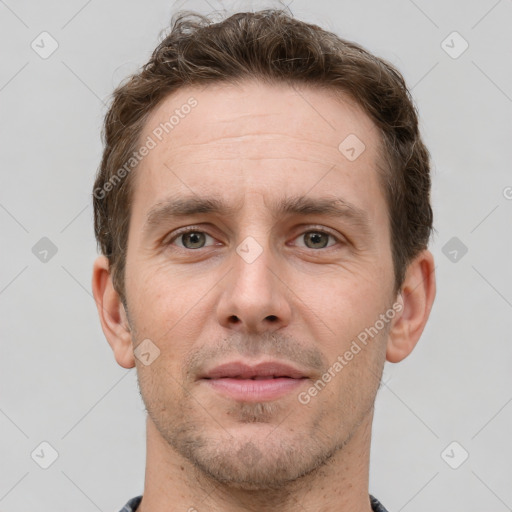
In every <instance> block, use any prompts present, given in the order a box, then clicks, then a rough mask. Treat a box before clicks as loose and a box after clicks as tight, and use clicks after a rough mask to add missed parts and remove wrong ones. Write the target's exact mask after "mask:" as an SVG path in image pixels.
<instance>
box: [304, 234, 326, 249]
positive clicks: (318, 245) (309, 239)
mask: <svg viewBox="0 0 512 512" xmlns="http://www.w3.org/2000/svg"><path fill="white" fill-rule="evenodd" d="M303 236H304V244H305V246H306V247H308V248H309V249H323V248H324V247H327V245H328V244H329V237H331V236H332V235H330V234H329V233H322V232H321V231H309V232H307V233H304V235H303Z"/></svg>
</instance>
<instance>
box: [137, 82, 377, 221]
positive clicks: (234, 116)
mask: <svg viewBox="0 0 512 512" xmlns="http://www.w3.org/2000/svg"><path fill="white" fill-rule="evenodd" d="M149 140H151V141H152V143H151V146H152V149H151V150H150V151H149V152H148V154H147V155H146V156H145V157H144V158H143V159H142V161H141V163H140V164H139V167H138V169H137V171H136V173H135V183H134V186H135V194H134V203H135V204H136V205H138V206H140V207H141V208H142V210H143V211H145V212H147V211H148V209H149V208H150V207H151V206H152V205H153V204H156V203H158V202H161V201H163V200H165V197H166V196H167V195H169V192H172V193H176V192H177V193H183V194H185V193H186V194H187V195H190V193H194V194H201V193H203V194H205V193H206V192H208V193H209V194H211V193H214V194H215V193H217V194H219V195H226V194H228V195H229V194H230V193H231V194H233V193H234V191H236V190H238V193H244V194H245V193H247V192H248V191H259V192H261V193H262V194H265V193H269V192H270V191H271V190H272V191H275V192H276V194H278V193H283V192H285V191H289V192H290V193H291V194H293V195H300V194H304V193H305V192H308V191H311V193H313V192H314V190H313V189H315V191H317V192H318V193H322V192H323V193H325V192H330V193H333V192H334V193H335V194H338V192H339V194H340V195H341V196H343V195H344V194H348V195H349V196H350V195H352V196H354V195H355V196H357V195H360V196H361V197H360V198H359V201H360V204H359V206H360V207H362V208H364V209H370V210H376V208H377V206H379V204H378V201H377V203H376V202H375V199H376V198H375V197H372V195H373V196H375V195H377V196H380V197H379V198H378V199H379V200H380V201H381V203H382V195H383V194H382V192H381V190H380V185H379V183H380V181H379V179H378V170H377V163H378V159H379V149H380V136H379V133H378V130H377V128H376V126H375V125H374V123H373V122H372V121H371V119H370V118H369V117H368V116H367V115H366V114H365V113H364V112H363V111H362V109H361V108H360V107H358V106H357V105H356V103H355V102H354V101H353V100H351V99H350V98H349V97H347V96H344V95H335V94H334V93H333V92H332V91H328V90H325V89H320V88H315V87H306V88H305V87H298V86H291V85H288V84H272V85H269V84H264V83H262V82H259V81H245V82H241V83H239V84H228V83H218V84H212V85H209V86H208V87H197V86H195V87H184V88H182V89H179V90H178V91H176V92H175V93H172V94H171V95H169V96H168V97H166V98H165V99H164V100H163V101H162V102H161V103H160V104H159V105H158V106H157V108H155V109H154V111H153V112H152V113H151V114H150V115H149V117H148V119H147V121H146V123H145V126H144V129H143V132H142V134H141V137H140V142H141V144H144V143H147V142H148V141H149ZM242 189H243V190H242ZM306 189H308V190H306ZM267 195H268V194H267ZM365 197H366V199H365ZM276 199H277V198H276ZM344 199H347V198H346V197H345V198H344ZM348 200H349V201H350V202H356V203H357V198H356V197H352V198H348ZM133 213H135V212H133ZM374 213H375V214H377V213H378V212H377V211H374ZM381 213H382V212H381Z"/></svg>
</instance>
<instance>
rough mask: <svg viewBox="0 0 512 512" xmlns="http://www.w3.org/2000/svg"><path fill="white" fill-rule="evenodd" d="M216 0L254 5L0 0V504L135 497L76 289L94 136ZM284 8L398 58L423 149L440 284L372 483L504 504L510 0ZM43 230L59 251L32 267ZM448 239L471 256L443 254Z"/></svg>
mask: <svg viewBox="0 0 512 512" xmlns="http://www.w3.org/2000/svg"><path fill="white" fill-rule="evenodd" d="M209 4H210V5H209ZM223 5H224V6H225V7H227V8H228V10H230V11H235V10H238V9H245V8H247V7H249V8H252V9H254V8H259V7H265V6H268V5H271V4H268V3H264V2H251V3H248V2H236V3H233V2H228V1H226V2H224V4H221V3H219V2H217V1H214V0H209V2H206V0H201V1H192V0H191V1H179V2H176V3H175V4H174V6H173V3H172V2H169V1H163V0H158V1H153V2H142V1H134V0H131V1H127V0H108V1H103V2H100V1H99V0H89V1H85V0H72V1H67V2H57V1H46V2H36V1H27V0H19V1H15V0H5V1H4V0H0V44H1V54H0V55H1V57H2V60H1V66H0V105H1V128H0V129H1V134H0V139H1V155H2V164H1V168H2V170H1V184H0V222H1V231H2V250H1V253H0V258H1V260H0V265H1V276H0V308H1V311H2V321H1V324H0V329H1V331H0V332H1V353H0V432H1V436H0V510H1V511H2V512H6V511H9V512H21V511H26V510H43V511H50V510H51V511H53V512H60V511H69V510H74V511H76V512H89V511H90V512H94V511H96V510H100V511H104V512H106V511H117V510H119V509H120V508H121V507H122V505H123V504H124V503H125V502H126V501H127V500H128V499H129V498H130V497H132V496H135V495H137V494H139V493H141V492H142V490H143V477H144V463H145V421H144V419H145V415H144V410H143V404H142V402H141V399H140V397H139V394H138V389H137V385H136V374H135V369H132V370H125V369H123V368H121V367H119V366H118V365H117V364H116V362H115V360H114V358H113V355H112V352H111V350H110V347H109V346H108V344H107V342H106V340H105V339H104V336H103V333H102V331H101V329H100V325H99V321H98V319H97V314H96V309H95V304H94V301H93V299H92V298H91V291H90V279H91V269H92V262H93V259H94V258H95V256H96V246H95V241H94V236H93V227H92V207H91V201H90V194H91V189H92V184H93V178H94V173H95V171H96V169H97V166H98V164H99V161H100V157H101V151H102V146H101V141H100V135H99V134H100V128H101V122H102V118H103V116H104V114H105V112H106V104H107V103H108V99H109V94H110V93H111V92H112V90H113V88H114V87H115V86H116V85H117V84H118V83H119V81H120V80H121V79H123V78H124V77H125V76H126V75H127V74H128V73H130V72H132V71H134V70H135V69H136V68H137V67H138V66H139V65H141V64H143V63H144V62H146V60H147V59H148V57H149V55H150V53H151V51H152V50H153V48H154V47H155V46H156V44H157V42H158V41H159V33H160V31H161V30H162V29H165V28H166V26H167V23H168V21H169V20H170V17H171V14H172V12H174V11H175V10H176V9H179V8H186V9H195V10H199V11H201V12H210V11H211V10H212V7H213V8H215V9H219V8H220V9H222V7H223ZM290 8H291V9H292V11H293V12H294V14H295V15H296V16H298V17H299V18H301V19H304V20H306V21H310V22H314V23H317V24H320V25H322V26H323V27H325V28H327V29H330V30H333V31H335V32H337V33H338V34H339V35H341V36H342V37H345V38H348V39H353V40H355V41H357V42H359V43H361V44H362V45H364V46H365V47H367V48H368V49H370V50H371V51H373V52H374V53H376V54H377V55H379V56H382V57H384V58H386V59H388V60H390V61H391V62H392V63H394V64H395V65H397V66H398V68H399V69H400V70H401V71H402V72H403V74H404V76H405V78H406V80H407V82H408V83H409V85H410V86H411V88H412V93H413V96H414V99H415V101H416V104H417V106H418V109H419V112H420V117H421V121H422V131H423V134H424V138H425V141H426V143H427V146H428V147H429V149H430V151H431V153H432V157H433V180H434V183H433V206H434V212H435V226H436V229H437V234H436V236H435V238H434V240H433V242H432V251H433V253H434V256H435V258H436V265H437V267H436V272H437V279H438V294H437V299H436V302H435V305H434V308H433V311H432V315H431V319H430V322H429V324H428V326H427V328H426V331H425V333H424V335H423V337H422V340H421V341H420V343H419V345H418V346H417V348H416V349H415V351H414V352H413V354H412V355H411V356H410V357H409V358H408V359H406V360H405V361H404V362H402V363H400V364H397V365H393V364H387V366H386V370H385V378H384V380H385V383H384V384H383V386H382V388H381V390H380V391H379V395H378V399H377V404H376V415H375V421H374V437H373V444H372V459H371V460H372V462H371V473H370V475H371V481H370V490H371V492H372V493H373V494H375V495H376V496H377V497H378V498H379V499H380V500H381V501H382V502H383V504H384V505H385V506H386V507H387V508H388V509H389V511H390V512H399V511H405V512H409V511H410V512H413V511H414V512H427V511H429V512H430V511H432V510H436V511H438V510H446V511H448V510H449V511H455V512H458V511H464V512H477V511H486V512H490V511H496V512H502V511H506V510H512V485H511V484H512V463H511V460H512V443H511V441H510V433H511V431H512V428H511V427H512V403H511V401H512V385H511V384H512V377H511V374H512V372H511V370H510V368H511V366H512V340H511V335H510V333H511V331H512V315H511V313H512V272H511V270H510V262H511V254H512V228H511V226H512V200H511V198H512V188H511V187H512V172H511V162H512V138H511V135H512V133H511V132H512V128H511V114H512V71H511V50H512V31H511V30H510V27H511V22H512V1H511V0H501V1H496V0H481V1H471V2H469V1H464V0H458V1H450V2H446V1H441V0H436V1H430V2H427V1H426V0H415V1H412V0H390V1H386V2H381V1H377V0H374V1H336V2H335V1H326V0H316V1H314V2H306V1H305V0H295V1H293V3H292V4H291V5H290ZM43 31H47V32H49V33H50V34H51V36H52V37H53V38H54V39H55V40H56V41H57V43H58V45H59V46H58V49H57V50H56V51H55V52H54V53H53V54H52V55H51V56H50V57H48V58H47V59H42V58H41V57H40V56H39V55H38V54H37V53H36V52H35V51H34V50H33V49H32V48H31V43H32V41H34V40H35V41H36V43H37V42H38V41H39V45H40V46H42V45H43V44H44V45H45V48H46V49H48V48H49V46H48V44H49V43H48V40H46V43H41V42H40V39H41V37H40V36H39V34H41V32H43ZM453 31H457V32H458V33H459V34H460V36H461V37H462V38H463V39H464V40H465V41H467V43H468V44H469V47H468V49H467V50H466V51H465V52H464V53H462V54H461V55H460V56H458V57H457V58H453V57H452V56H450V55H448V53H446V51H445V49H443V46H442V42H443V41H444V40H446V42H445V43H444V48H446V49H449V51H451V52H452V54H453V53H458V52H459V51H460V50H461V49H462V48H463V46H462V45H463V44H464V41H463V40H462V39H460V38H459V36H450V37H449V38H448V39H447V37H448V36H449V35H450V34H452V32H453ZM454 37H455V39H454ZM450 47H451V49H450ZM507 187H508V188H507ZM42 237H48V238H49V239H50V240H51V241H52V242H53V244H55V246H56V248H57V253H56V254H55V255H54V256H52V257H50V255H51V253H49V254H48V255H47V259H48V261H46V262H43V261H40V259H38V257H36V255H35V254H34V253H33V252H32V248H33V246H34V245H35V244H36V243H37V242H38V241H39V240H40V239H41V238H42ZM452 237H457V238H458V239H459V240H460V243H463V244H464V245H465V246H466V247H467V249H468V252H467V253H466V254H465V255H463V256H461V255H462V252H461V251H460V248H459V249H457V248H455V250H457V254H456V255H457V256H458V261H455V262H454V261H451V259H453V257H454V253H453V252H452V254H451V255H450V251H453V250H454V248H453V247H451V246H450V245H448V246H447V247H446V249H445V252H446V253H447V255H445V254H444V253H443V247H445V246H446V244H447V243H448V242H449V240H450V239H452ZM452 243H453V242H452ZM457 243H458V242H457ZM459 245H460V244H459ZM36 247H38V246H36ZM454 247H455V246H454ZM35 252H36V254H38V251H37V250H35ZM39 256H40V257H44V253H43V254H39ZM43 441H46V442H48V443H49V444H50V445H51V446H52V447H53V448H54V449H55V450H56V451H57V452H58V458H57V460H56V461H55V462H54V463H53V464H52V465H51V466H50V467H49V468H48V469H42V468H41V467H40V466H39V465H38V464H37V463H36V462H35V461H34V459H35V460H38V461H39V462H40V463H42V462H44V459H45V458H46V461H47V462H49V461H50V459H49V458H48V457H50V450H49V449H48V448H45V447H44V446H43V448H42V449H43V451H42V452H41V447H40V443H41V442H43ZM453 441H456V442H457V443H458V445H455V448H453V445H452V447H450V448H449V449H448V450H447V451H445V452H444V458H443V456H442V455H441V454H442V453H443V451H444V450H445V448H446V447H447V446H448V445H450V443H452V442H453ZM452 448H453V451H452ZM34 450H35V452H34ZM463 450H465V451H467V452H468V453H469V458H468V459H467V460H466V461H465V462H464V463H463V464H462V465H460V467H458V469H452V468H451V467H450V466H449V465H448V463H447V461H448V462H450V463H451V464H452V465H457V464H458V463H460V461H461V460H462V458H461V457H462V455H463V454H464V452H463ZM33 452H34V456H33V457H34V459H33V458H32V456H31V454H32V453H33ZM36 454H39V458H38V457H37V455H36ZM43 454H44V455H43Z"/></svg>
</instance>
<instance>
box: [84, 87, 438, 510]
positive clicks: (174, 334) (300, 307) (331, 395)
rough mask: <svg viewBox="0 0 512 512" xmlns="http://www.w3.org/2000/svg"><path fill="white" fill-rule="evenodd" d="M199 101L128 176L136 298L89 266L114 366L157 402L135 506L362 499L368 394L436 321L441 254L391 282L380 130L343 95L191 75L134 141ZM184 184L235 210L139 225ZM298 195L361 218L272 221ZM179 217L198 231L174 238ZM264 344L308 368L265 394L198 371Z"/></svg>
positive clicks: (151, 410) (425, 257)
mask: <svg viewBox="0 0 512 512" xmlns="http://www.w3.org/2000/svg"><path fill="white" fill-rule="evenodd" d="M191 96H194V98H196V100H197V102H198V105H197V106H196V107H195V108H194V109H193V110H192V111H191V113H190V114H188V115H187V116H185V117H184V118H183V119H181V120H180V122H179V124H178V125H177V126H175V128H174V129H173V131H172V133H171V134H169V135H167V136H166V138H164V139H163V141H162V142H161V143H159V144H158V145H157V147H155V148H154V149H152V150H151V151H150V152H149V154H148V155H147V156H146V157H145V158H144V159H143V161H142V162H141V163H140V165H139V167H138V169H137V170H136V171H135V172H136V174H135V175H134V178H135V180H134V186H135V189H134V196H133V202H132V205H131V208H132V210H131V220H130V226H129V241H128V251H127V260H126V274H125V282H126V301H127V307H128V311H125V309H124V307H123V304H122V302H121V300H120V297H119V295H118V293H117V292H116V291H115V290H114V288H113V285H112V276H111V275H110V272H109V266H108V261H107V260H106V258H105V257H104V256H100V257H98V258H97V260H96V262H95V264H94V270H93V280H92V287H93V292H94V297H95V300H96V303H97V306H98V312H99V316H100V320H101V323H102V327H103V331H104V333H105V336H106V338H107V340H108V342H109V344H110V345H111V347H112V350H113V351H114V355H115V358H116V360H117V362H118V363H119V364H120V365H121V366H122V367H124V368H133V367H134V366H136V369H137V375H138V380H139V386H140V392H141V395H142V398H143V400H144V403H145V405H146V409H147V411H148V417H147V461H146V478H145V488H144V497H143V500H142V503H141V505H140V510H141V511H142V512H150V511H151V512H164V511H165V512H168V511H169V510H170V508H169V507H170V506H172V510H176V511H178V510H183V511H186V510H189V511H191V512H192V511H193V510H197V511H199V512H200V511H202V510H208V511H214V512H215V511H222V512H235V511H236V512H239V511H241V510H247V511H253V510H254V511H270V510H275V509H276V507H277V506H279V507H280V510H281V511H282V512H288V511H292V510H293V511H297V510H308V511H318V512H320V511H322V512H323V511H325V512H327V511H353V510H358V511H364V512H367V511H370V510H371V507H370V502H369V498H368V473H369V452H370V441H371V425H372V419H373V406H374V401H375V397H376V393H377V390H378V388H379V383H380V378H381V374H382V369H383V365H384V362H385V360H386V359H387V360H388V361H390V362H398V361H400V360H402V359H403V358H405V357H406V356H407V355H408V354H409V353H410V352H411V351H412V350H413V348H414V346H415V345H416V343H417V341H418V340H419V337H420V335H421V333H422V331H423V328H424V326H425V323H426V321H427V318H428V316H429V313H430V309H431V306H432V303H433V300H434V296H435V279H434V262H433V257H432V254H431V253H430V252H429V251H428V250H425V251H423V252H421V253H420V254H419V255H418V257H417V258H416V259H415V260H414V261H412V262H411V263H410V265H409V266H408V269H407V272H406V278H405V281H404V283H403V286H402V288H401V290H400V291H399V293H398V294H397V293H395V290H394V287H393V284H394V283H393V281H394V274H393V262H392V256H391V244H390V226H389V221H388V216H387V206H386V202H385V198H384V191H383V189H382V187H381V183H380V181H379V175H378V168H377V164H378V162H379V161H380V157H379V141H380V139H379V134H378V132H377V130H376V128H375V126H374V124H373V122H372V121H371V120H370V119H369V118H368V117H367V116H366V115H365V114H364V113H363V111H362V110H361V109H359V108H358V107H357V106H356V105H355V103H354V102H353V101H351V100H350V99H349V98H340V97H335V96H333V95H332V94H330V93H327V92H326V91H322V90H319V89H312V88H308V89H304V88H302V89H297V88H293V87H291V86H288V85H268V84H262V83H259V82H257V81H245V82H242V83H239V84H237V85H227V84H217V85H211V86H209V87H207V88H201V89H200V88H183V89H181V90H180V91H178V92H176V93H174V94H172V95H170V96H169V97H168V98H166V99H165V100H164V101H163V102H162V103H161V104H160V105H159V106H158V107H157V108H156V109H155V110H154V111H153V112H152V114H151V116H150V117H149V119H148V121H147V123H146V127H145V130H144V133H143V134H142V137H141V140H146V137H147V136H148V135H151V133H152V130H153V129H154V128H155V127H156V126H158V124H159V123H160V122H165V121H166V120H168V119H169V117H170V115H172V113H173V112H174V110H175V109H176V108H180V106H181V105H183V104H185V103H186V102H187V100H188V99H189V98H190V97H191ZM349 134H356V135H357V137H358V138H359V139H360V140H361V141H363V142H364V144H365V146H366V148H365V150H364V151H363V153H362V154H361V155H360V156H359V157H358V158H357V159H356V160H354V161H349V160H348V159H347V158H345V156H344V155H343V154H342V153H341V152H340V151H339V150H338V146H339V144H340V142H342V141H343V140H344V139H345V138H346V137H347V136H348V135H349ZM184 195H187V196H188V195H193V196H195V197H197V196H200V197H202V196H206V195H208V196H211V195H213V196H214V197H216V198H222V199H223V200H224V201H225V202H226V203H228V204H230V205H233V206H238V207H239V210H238V211H237V212H236V213H231V214H227V215H220V214H213V213H200V214H195V215H192V216H187V217H184V218H166V219H160V222H159V223H157V224H156V225H152V226H151V227H150V228H149V229H148V227H147V226H145V222H146V217H147V215H148V213H149V212H150V211H151V210H152V208H154V207H155V205H158V204H162V203H163V202H164V201H165V200H166V199H168V198H169V197H171V196H184ZM294 195H304V196H307V197H308V198H312V199H316V198H319V197H329V198H338V199H341V200H343V201H345V202H348V203H351V204H352V205H353V206H354V207H356V208H357V209H359V210H360V211H361V212H363V214H364V215H365V216H366V219H367V227H366V229H363V228H362V226H361V225H360V224H357V223H354V222H352V221H351V220H349V219H348V218H346V217H345V216H332V215H325V214H306V215H304V214H302V215H298V214H291V215H286V216H277V217H276V216H273V214H272V209H271V207H272V205H273V204H275V203H279V202H280V201H282V200H283V198H285V197H289V196H294ZM185 226H194V229H195V230H196V232H197V231H200V232H201V233H198V234H197V235H196V238H193V239H190V238H187V237H186V236H185V237H183V236H181V237H180V236H178V237H176V236H175V235H176V231H177V230H178V229H179V228H182V227H185ZM319 229H320V230H326V231H328V232H329V233H330V234H331V235H333V236H329V235H316V238H314V242H316V243H312V241H311V240H310V238H308V233H309V235H311V232H315V233H317V232H318V230H319ZM204 234H206V235H207V236H205V235H204ZM247 237H252V238H253V239H254V240H255V241H257V243H258V244H259V246H260V248H261V254H260V255H259V256H258V257H257V258H256V259H255V260H254V261H253V262H251V263H248V262H247V261H246V260H244V259H243V258H242V257H241V256H240V255H239V254H238V253H237V251H236V249H237V247H238V246H239V245H240V244H241V242H242V241H244V240H245V239H246V238H247ZM194 243H195V244H196V245H195V246H194V245H193V244H194ZM187 244H188V245H187ZM324 245H325V247H324ZM196 246H199V248H190V247H196ZM397 303H398V304H400V305H401V306H402V309H401V311H400V312H399V313H397V314H396V315H395V316H394V318H393V319H392V320H390V321H389V322H387V323H386V324H385V326H384V328H382V329H381V330H380V331H379V332H378V334H377V335H376V336H374V337H373V338H372V339H371V341H369V342H368V344H367V345H366V346H364V347H363V346H362V347H363V348H362V350H361V351H360V352H359V353H358V354H357V355H355V356H354V357H353V359H352V360H351V361H349V362H348V363H347V364H346V365H345V366H344V367H343V369H342V370H341V371H339V372H337V373H336V376H335V377H333V378H332V379H331V380H330V382H329V383H328V384H327V385H326V386H325V388H324V389H322V390H321V391H320V392H318V394H317V395H316V396H314V397H311V400H310V401H309V403H307V404H302V403H300V402H299V400H298V398H297V395H298V392H299V391H307V390H308V389H309V388H310V387H311V385H312V384H313V383H314V382H315V381H316V380H318V378H320V377H321V376H322V374H323V372H324V371H325V370H326V369H327V368H328V367H330V366H332V365H333V363H334V362H335V361H336V360H337V357H338V356H339V355H343V354H344V353H345V352H346V351H347V350H348V349H349V348H350V345H351V342H352V341H353V340H354V339H356V337H357V335H358V334H359V333H361V332H362V331H364V329H365V328H368V327H370V326H373V325H374V324H375V323H376V320H378V319H379V315H381V314H383V313H385V312H386V311H388V310H390V308H392V306H393V304H395V305H396V304H397ZM145 339H150V340H151V342H152V343H154V345H155V346H157V347H158V349H159V350H160V354H159V356H158V357H157V358H156V359H155V360H154V361H153V362H152V363H151V364H149V365H145V364H143V363H142V362H141V361H140V360H139V359H138V358H137V357H135V356H134V348H136V347H137V346H138V345H139V343H141V342H142V341H143V340H145ZM271 357H272V358H274V359H278V360H281V361H286V362H289V363H291V364H293V365H295V366H297V367H300V368H301V369H302V370H304V372H306V374H307V376H308V379H304V380H303V381H302V383H301V384H300V388H299V389H298V390H296V391H293V392H291V393H289V394H287V395H285V396H283V397H281V398H278V399H275V400H269V401H261V402H259V403H251V402H242V401H239V400H235V399H232V398H229V397H226V396H225V395H222V394H220V393H218V392H217V391H215V390H212V389H211V388H210V387H209V386H207V385H205V382H204V381H199V380H197V378H198V376H199V375H200V373H201V372H202V371H204V370H205V369H206V368H212V367H213V366H215V365H216V364H218V363H220V362H225V361H228V360H234V359H241V358H243V359H244V360H249V361H251V362H259V361H261V360H264V359H268V358H271ZM299 505H300V506H299Z"/></svg>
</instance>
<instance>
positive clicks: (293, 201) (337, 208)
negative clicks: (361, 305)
mask: <svg viewBox="0 0 512 512" xmlns="http://www.w3.org/2000/svg"><path fill="white" fill-rule="evenodd" d="M268 202H269V203H270V211H271V214H272V217H273V218H274V220H278V219H279V218H282V217H284V216H290V215H297V216H307V215H321V216H328V217H332V218H344V219H346V220H347V221H349V222H350V223H351V224H353V225H354V226H356V227H358V228H359V229H360V230H361V231H363V232H364V233H370V231H371V229H370V226H371V224H370V219H369V217H368V214H367V213H366V212H365V211H364V210H362V209H361V208H359V207H357V206H355V205H354V204H351V203H349V202H347V201H345V200H343V199H341V198H338V197H308V196H304V195H303V196H292V197H285V198H282V199H280V200H268ZM242 206H243V202H240V201H239V202H238V203H237V204H235V205H229V204H227V203H226V202H225V201H223V200H222V199H220V198H218V197H210V196H208V197H200V196H178V197H171V198H169V199H166V200H165V201H163V202H160V203H157V204H156V205H154V206H153V207H152V208H151V209H150V210H149V212H148V214H147V215H146V221H145V223H144V227H143V231H145V232H148V231H151V230H152V229H153V228H155V227H157V226H159V225H160V224H162V223H165V222H169V221H171V220H174V219H178V218H185V217H190V216H193V215H198V214H216V215H219V216H224V217H232V216H234V215H236V214H237V213H238V212H239V211H240V209H241V208H242Z"/></svg>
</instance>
